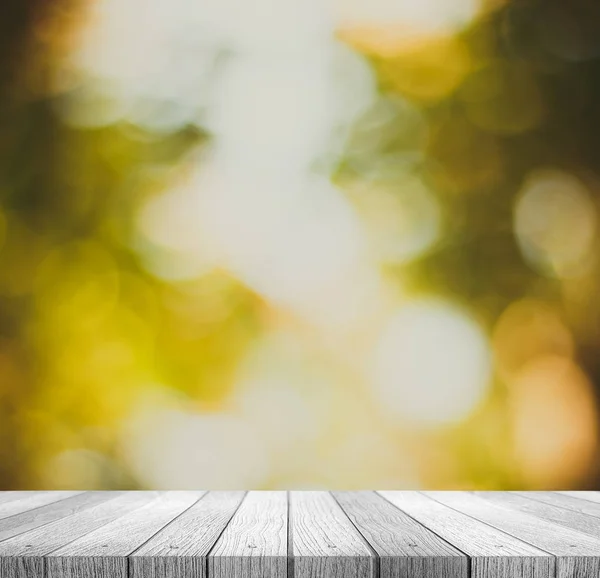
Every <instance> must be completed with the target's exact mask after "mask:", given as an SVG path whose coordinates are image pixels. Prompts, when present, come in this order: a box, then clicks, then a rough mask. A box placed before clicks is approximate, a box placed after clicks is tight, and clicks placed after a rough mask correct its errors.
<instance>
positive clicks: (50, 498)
mask: <svg viewBox="0 0 600 578" xmlns="http://www.w3.org/2000/svg"><path fill="white" fill-rule="evenodd" d="M6 493H7V494H13V495H12V496H0V518H8V517H10V516H16V515H17V514H21V513H23V512H27V511H28V510H33V509H34V508H40V507H42V506H45V505H47V504H52V503H54V502H59V501H61V500H66V499H67V498H70V497H71V496H76V495H77V494H81V493H82V492H6ZM3 498H5V499H3Z"/></svg>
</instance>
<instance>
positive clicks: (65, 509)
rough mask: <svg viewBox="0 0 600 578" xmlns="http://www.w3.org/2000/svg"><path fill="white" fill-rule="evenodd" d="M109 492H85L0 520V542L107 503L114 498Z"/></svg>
mask: <svg viewBox="0 0 600 578" xmlns="http://www.w3.org/2000/svg"><path fill="white" fill-rule="evenodd" d="M114 497H115V495H114V494H112V493H111V492H86V493H80V494H77V495H76V496H72V497H71V498H66V499H64V500H60V501H59V502H54V503H52V504H47V505H46V506H42V507H39V508H35V509H33V510H27V511H25V512H23V513H21V514H18V515H15V516H11V517H9V518H5V519H2V520H0V540H7V539H8V538H12V537H13V536H18V535H19V534H23V533H25V532H28V531H29V530H33V529H35V528H39V527H41V526H44V525H45V524H49V523H50V522H54V521H56V520H61V519H62V518H65V517H66V516H71V515H72V514H76V513H77V512H80V511H82V510H85V509H87V508H91V507H92V506H95V505H96V504H101V503H102V502H107V501H108V500H110V499H112V498H114Z"/></svg>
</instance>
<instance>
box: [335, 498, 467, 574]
mask: <svg viewBox="0 0 600 578" xmlns="http://www.w3.org/2000/svg"><path fill="white" fill-rule="evenodd" d="M334 497H335V498H336V500H337V501H338V503H339V504H340V506H341V507H342V509H343V510H344V511H345V512H346V514H347V515H348V517H349V518H350V520H352V522H353V524H354V525H355V526H356V527H357V529H358V530H359V532H360V533H361V534H362V535H363V536H364V537H365V538H366V540H367V541H368V542H369V544H370V545H371V547H372V548H373V549H374V550H375V552H377V554H378V556H379V557H380V562H379V564H380V575H381V578H392V577H395V578H396V577H397V578H468V559H467V557H466V556H465V555H464V554H463V553H462V552H460V551H458V550H457V549H456V548H454V547H453V546H451V545H450V544H448V543H447V542H446V541H444V540H442V539H441V538H440V537H439V536H437V535H436V534H435V533H433V532H432V531H431V530H428V529H427V528H425V526H423V525H422V524H420V523H419V522H417V521H415V520H414V519H413V518H411V517H410V516H408V515H407V514H406V513H404V512H402V511H400V510H399V509H398V508H396V507H395V506H393V505H392V504H391V503H390V502H389V501H387V500H385V499H384V498H382V497H381V496H379V495H377V494H376V493H375V492H334Z"/></svg>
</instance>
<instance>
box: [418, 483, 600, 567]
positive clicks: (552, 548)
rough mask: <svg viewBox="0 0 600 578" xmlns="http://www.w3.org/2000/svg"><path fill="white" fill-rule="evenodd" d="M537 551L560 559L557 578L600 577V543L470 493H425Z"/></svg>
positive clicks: (584, 535)
mask: <svg viewBox="0 0 600 578" xmlns="http://www.w3.org/2000/svg"><path fill="white" fill-rule="evenodd" d="M424 493H425V494H426V495H427V496H431V497H432V498H433V499H435V500H437V501H438V502H441V503H442V504H446V505H447V506H450V507H451V508H454V509H455V510H458V511H460V512H463V513H465V514H467V515H469V516H472V517H473V518H475V519H477V520H481V521H482V522H485V523H486V524H489V525H490V526H494V527H495V528H498V529H499V530H502V531H503V532H507V533H508V534H511V535H512V536H514V537H515V538H519V539H520V540H523V541H525V542H528V543H529V544H532V545H533V546H535V547H536V548H540V549H542V550H545V551H546V552H549V553H550V554H553V555H554V556H556V557H557V560H556V576H557V578H573V577H574V576H575V577H577V578H592V577H593V578H597V577H598V574H599V573H600V558H599V556H600V540H598V539H597V538H593V537H592V536H588V535H586V534H583V533H581V532H577V531H575V530H570V529H569V528H565V527H563V526H558V525H556V524H553V523H551V522H548V521H546V520H542V519H541V518H536V517H535V516H532V515H530V514H526V513H524V512H519V511H517V510H513V509H509V508H506V507H505V506H500V505H498V504H494V503H492V502H489V501H487V500H484V499H483V498H480V497H478V496H475V495H473V494H470V493H467V492H424Z"/></svg>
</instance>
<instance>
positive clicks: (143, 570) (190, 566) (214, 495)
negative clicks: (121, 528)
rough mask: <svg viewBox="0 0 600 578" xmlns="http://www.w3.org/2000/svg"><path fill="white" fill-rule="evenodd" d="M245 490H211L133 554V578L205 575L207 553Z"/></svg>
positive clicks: (131, 556) (229, 518) (201, 576)
mask: <svg viewBox="0 0 600 578" xmlns="http://www.w3.org/2000/svg"><path fill="white" fill-rule="evenodd" d="M244 495H245V492H209V493H208V494H206V495H205V496H203V497H202V498H201V499H200V500H199V501H198V502H196V503H195V504H194V505H193V506H192V507H191V508H189V509H187V510H186V511H185V512H184V513H183V514H181V516H179V517H178V518H176V519H175V520H174V521H173V522H172V523H171V524H169V525H168V526H167V527H165V528H163V530H161V531H160V532H158V533H157V534H156V535H155V536H154V537H153V538H151V539H150V540H148V542H146V543H145V544H144V545H143V546H142V547H140V548H138V549H137V550H136V551H135V552H133V553H132V554H131V555H130V557H129V572H130V576H131V578H165V577H168V578H205V577H206V557H207V556H208V553H209V552H210V550H211V548H212V547H213V546H214V545H215V543H216V541H217V540H218V538H219V536H220V535H221V532H223V530H224V529H225V527H226V526H227V524H228V523H229V520H231V518H232V516H233V515H234V514H235V511H236V510H237V508H238V507H239V506H240V504H241V502H242V500H243V499H244Z"/></svg>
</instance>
